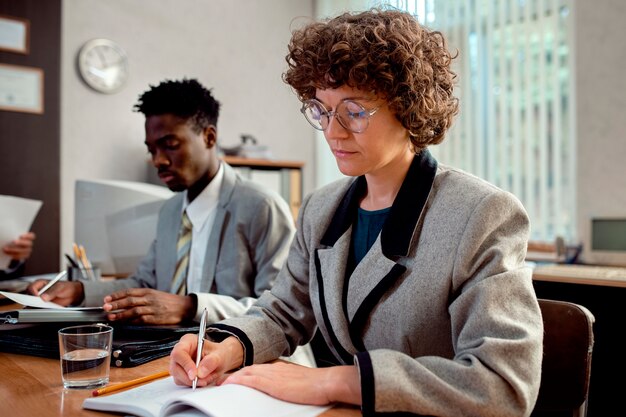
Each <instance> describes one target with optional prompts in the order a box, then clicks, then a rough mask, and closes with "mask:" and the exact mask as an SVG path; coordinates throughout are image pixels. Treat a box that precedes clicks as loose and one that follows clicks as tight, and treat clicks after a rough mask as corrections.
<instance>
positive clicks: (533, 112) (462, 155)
mask: <svg viewBox="0 0 626 417" xmlns="http://www.w3.org/2000/svg"><path fill="white" fill-rule="evenodd" d="M381 4H388V5H391V6H394V7H397V8H400V9H403V10H407V11H409V12H411V13H413V14H415V15H416V16H417V18H418V19H419V20H420V22H421V23H422V24H425V25H426V26H428V27H430V28H433V29H437V30H440V31H441V32H442V33H443V34H444V35H445V37H446V39H447V40H448V42H449V45H450V46H451V48H452V49H456V50H458V52H459V55H458V58H457V59H455V61H454V62H455V71H456V72H457V73H458V74H459V77H458V88H457V96H458V97H459V98H460V99H461V112H460V114H459V117H458V118H457V120H456V123H455V125H454V127H453V129H452V130H451V131H450V133H449V135H448V138H447V139H446V140H445V141H444V142H443V143H442V144H441V145H438V146H434V147H432V148H431V152H432V153H433V154H434V155H435V156H436V158H437V159H438V160H439V161H440V162H441V163H444V164H447V165H452V166H455V167H458V168H461V169H464V170H466V171H468V172H471V173H473V174H475V175H477V176H479V177H482V178H484V179H486V180H488V181H490V182H492V183H493V184H496V185H497V186H499V187H501V188H503V189H505V190H508V191H511V192H512V193H513V194H515V195H516V196H517V197H518V198H519V199H520V200H521V201H522V203H523V204H524V206H525V207H526V209H527V211H528V213H529V215H530V218H531V224H532V236H531V239H535V240H552V239H554V238H555V236H557V235H559V236H563V237H565V238H566V239H568V240H575V239H576V228H575V219H576V213H575V202H576V195H575V194H576V183H575V181H576V165H575V164H576V155H575V151H576V148H575V143H576V142H575V131H574V123H573V103H574V99H575V97H574V89H573V72H572V67H573V61H574V60H573V56H572V48H571V45H570V42H571V38H572V36H571V34H570V33H571V27H570V26H571V25H572V22H571V21H570V20H571V18H570V15H571V13H570V10H571V7H572V5H571V2H570V1H568V0H421V1H385V2H380V1H372V2H371V3H370V5H381Z"/></svg>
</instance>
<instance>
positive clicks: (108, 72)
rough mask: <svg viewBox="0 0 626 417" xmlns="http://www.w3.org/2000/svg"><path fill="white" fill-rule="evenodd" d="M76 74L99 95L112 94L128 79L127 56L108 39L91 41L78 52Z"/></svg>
mask: <svg viewBox="0 0 626 417" xmlns="http://www.w3.org/2000/svg"><path fill="white" fill-rule="evenodd" d="M78 73H79V74H80V76H81V78H82V80H83V81H84V82H85V84H87V85H88V86H89V87H91V88H93V89H94V90H96V91H98V92H100V93H108V94H110V93H114V92H116V91H118V90H119V89H120V88H122V86H123V85H124V84H125V83H126V80H127V79H128V74H129V71H128V56H127V55H126V52H125V51H124V50H123V49H122V48H121V47H120V46H119V45H118V44H117V43H115V42H113V41H111V40H109V39H92V40H90V41H88V42H86V43H85V44H84V45H83V46H82V47H81V48H80V51H79V52H78Z"/></svg>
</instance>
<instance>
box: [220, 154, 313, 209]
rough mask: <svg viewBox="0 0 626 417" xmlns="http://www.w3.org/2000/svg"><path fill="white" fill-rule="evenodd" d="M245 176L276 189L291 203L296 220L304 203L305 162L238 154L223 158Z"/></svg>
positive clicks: (290, 206)
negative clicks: (303, 173) (303, 179)
mask: <svg viewBox="0 0 626 417" xmlns="http://www.w3.org/2000/svg"><path fill="white" fill-rule="evenodd" d="M222 159H223V160H224V161H226V162H227V163H228V164H229V165H230V166H232V167H233V168H235V170H237V171H238V172H239V173H240V174H241V175H242V176H243V177H244V178H248V179H250V180H252V181H254V182H257V183H259V184H261V185H264V186H266V187H267V188H269V189H271V190H274V191H276V192H277V193H278V194H280V195H281V196H282V197H283V198H284V199H285V201H287V203H288V204H289V208H290V209H291V214H292V215H293V218H294V220H295V219H296V218H297V217H298V210H299V209H300V205H301V204H302V167H303V166H304V162H299V161H275V160H269V159H249V158H240V157H236V156H224V157H223V158H222Z"/></svg>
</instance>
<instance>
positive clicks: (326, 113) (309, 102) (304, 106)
mask: <svg viewBox="0 0 626 417" xmlns="http://www.w3.org/2000/svg"><path fill="white" fill-rule="evenodd" d="M345 103H352V104H355V105H357V106H359V107H360V108H361V109H363V111H364V112H365V114H366V115H367V116H365V117H364V118H363V119H362V120H364V121H365V126H363V128H362V129H353V128H351V127H350V126H346V122H344V120H343V119H342V118H341V115H339V114H337V110H334V111H328V110H326V107H324V105H323V104H322V103H321V102H320V101H319V100H316V99H314V98H312V99H309V100H305V101H303V102H302V107H301V108H300V112H301V113H302V115H303V116H304V118H305V119H306V121H307V122H309V124H310V125H311V126H313V128H314V129H316V130H321V131H325V130H326V129H328V126H329V125H330V118H331V117H333V116H335V119H337V121H338V122H339V124H340V125H341V127H343V128H344V129H346V130H348V131H350V132H352V133H363V132H364V131H365V130H366V129H367V128H368V127H369V125H370V117H372V116H373V115H374V114H375V113H376V112H377V111H378V110H380V108H381V107H382V106H378V107H375V108H373V109H371V110H367V109H366V108H365V107H364V106H363V105H362V104H360V103H357V102H356V101H354V100H350V99H346V100H343V101H341V103H339V105H338V106H337V108H339V106H341V105H342V104H345ZM310 105H316V106H318V107H319V108H320V109H322V111H321V112H320V121H319V122H317V121H314V120H311V119H310V118H309V117H308V116H307V109H308V108H310ZM321 117H326V118H327V120H328V122H327V123H326V127H323V126H322V122H321V120H322V119H321Z"/></svg>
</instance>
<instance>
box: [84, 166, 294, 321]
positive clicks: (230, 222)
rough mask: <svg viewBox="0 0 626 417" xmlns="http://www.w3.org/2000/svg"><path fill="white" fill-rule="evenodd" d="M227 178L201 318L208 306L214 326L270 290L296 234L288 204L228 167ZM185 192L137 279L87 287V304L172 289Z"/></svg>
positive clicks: (207, 263)
mask: <svg viewBox="0 0 626 417" xmlns="http://www.w3.org/2000/svg"><path fill="white" fill-rule="evenodd" d="M223 166H224V179H223V183H222V188H221V189H220V194H219V203H218V206H217V213H216V216H215V223H214V225H213V229H212V230H211V234H210V236H209V242H208V244H207V250H206V257H205V260H204V271H203V274H202V276H203V279H202V283H201V293H199V294H196V296H197V298H198V311H197V315H196V317H198V316H199V313H200V312H201V311H202V309H203V308H204V307H205V306H206V307H207V311H208V312H209V323H210V322H213V321H218V320H221V319H223V318H225V317H230V316H234V315H240V314H243V313H244V312H245V311H246V310H247V309H248V307H249V306H250V305H251V304H252V303H253V302H254V301H255V300H256V298H257V297H258V296H259V295H261V293H263V291H265V290H267V289H269V288H270V287H271V286H272V284H273V283H274V280H275V278H276V275H277V274H278V271H279V270H280V268H281V267H282V265H283V263H284V262H285V259H286V257H287V253H288V250H289V244H290V243H291V239H292V238H293V234H294V231H295V226H294V221H293V217H292V216H291V213H290V211H289V207H288V206H287V203H286V202H285V201H284V200H283V199H282V198H281V197H280V196H279V195H278V194H277V193H274V192H271V191H267V190H265V189H264V188H263V187H261V186H259V185H257V184H255V183H253V182H251V181H247V180H245V179H243V178H242V177H241V176H239V175H238V174H237V173H236V172H235V171H234V170H233V169H232V168H231V167H230V166H229V165H228V164H226V163H223ZM183 198H184V194H183V193H178V194H176V195H175V196H174V197H172V198H171V199H169V200H168V201H166V202H165V203H164V204H163V207H162V208H161V211H160V212H159V220H158V226H157V232H156V239H155V240H154V242H153V243H152V245H151V247H150V250H149V252H148V254H147V255H146V256H145V258H144V259H143V260H142V261H141V262H140V264H139V265H138V267H137V270H136V271H135V273H134V274H133V275H131V276H130V277H128V278H125V279H118V280H115V281H113V282H97V283H91V282H85V283H84V287H85V304H86V305H102V299H103V297H104V296H105V295H107V294H110V293H111V292H113V291H116V290H119V289H123V288H139V287H147V288H155V289H157V290H161V291H167V292H169V290H170V284H171V281H172V276H173V275H174V268H175V266H176V241H177V238H178V230H179V229H180V225H181V213H182V205H183Z"/></svg>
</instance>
